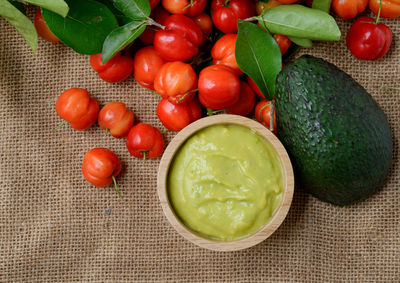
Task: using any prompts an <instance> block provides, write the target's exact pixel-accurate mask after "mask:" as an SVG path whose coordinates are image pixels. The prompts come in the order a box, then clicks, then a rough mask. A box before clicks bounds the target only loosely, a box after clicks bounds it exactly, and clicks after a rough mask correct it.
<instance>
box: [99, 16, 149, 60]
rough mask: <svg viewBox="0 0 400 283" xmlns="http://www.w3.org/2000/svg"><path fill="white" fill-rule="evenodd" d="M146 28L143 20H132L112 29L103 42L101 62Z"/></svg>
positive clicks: (126, 44) (109, 57)
mask: <svg viewBox="0 0 400 283" xmlns="http://www.w3.org/2000/svg"><path fill="white" fill-rule="evenodd" d="M145 28H146V22H145V21H132V22H130V23H128V24H126V25H124V26H122V27H118V28H116V29H114V30H113V31H112V32H111V33H110V34H109V35H108V36H107V38H106V40H105V41H104V44H103V51H102V53H103V64H104V63H105V62H107V61H108V60H110V59H111V58H112V57H114V55H115V54H117V53H118V52H119V51H121V50H122V49H124V48H125V47H126V46H128V45H129V44H130V43H131V42H132V41H134V40H135V39H136V38H138V36H139V35H141V34H142V33H143V31H144V30H145Z"/></svg>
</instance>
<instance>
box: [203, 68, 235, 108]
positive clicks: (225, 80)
mask: <svg viewBox="0 0 400 283" xmlns="http://www.w3.org/2000/svg"><path fill="white" fill-rule="evenodd" d="M239 94H240V81H239V77H238V75H237V74H236V73H235V71H234V70H233V69H232V68H230V67H228V66H225V65H212V66H209V67H206V68H204V69H203V70H202V71H201V72H200V75H199V99H200V103H201V104H203V105H204V106H205V107H207V108H210V109H214V110H219V109H226V108H229V107H231V106H232V105H234V104H235V103H236V102H237V101H238V100H239Z"/></svg>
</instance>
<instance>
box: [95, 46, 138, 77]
mask: <svg viewBox="0 0 400 283" xmlns="http://www.w3.org/2000/svg"><path fill="white" fill-rule="evenodd" d="M90 65H92V67H93V69H94V70H95V71H96V72H97V74H98V75H99V77H100V78H101V79H102V80H103V81H106V82H109V83H116V82H120V81H123V80H125V79H126V78H128V77H129V76H130V74H132V71H133V59H132V58H131V57H128V56H122V55H121V53H119V52H118V53H117V54H116V55H115V56H114V57H113V58H111V59H110V60H108V61H107V62H106V63H105V64H103V62H102V54H101V53H99V54H95V55H91V56H90Z"/></svg>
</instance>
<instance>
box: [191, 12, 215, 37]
mask: <svg viewBox="0 0 400 283" xmlns="http://www.w3.org/2000/svg"><path fill="white" fill-rule="evenodd" d="M192 19H193V21H194V22H195V23H196V24H197V25H198V26H199V27H200V29H201V31H202V32H203V34H204V35H205V36H203V43H204V42H205V41H206V40H207V36H209V35H210V34H211V32H212V20H211V17H210V16H209V15H208V14H205V13H203V14H200V15H197V16H195V17H193V18H192Z"/></svg>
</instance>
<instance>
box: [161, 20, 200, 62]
mask: <svg viewBox="0 0 400 283" xmlns="http://www.w3.org/2000/svg"><path fill="white" fill-rule="evenodd" d="M202 41H203V33H202V31H201V29H200V27H199V26H198V25H197V24H196V23H195V22H194V21H193V20H192V19H191V18H189V17H186V16H183V15H171V16H169V17H168V18H167V19H166V20H165V29H164V30H159V31H157V32H156V35H155V36H154V47H155V49H156V50H157V51H158V52H160V55H161V57H162V58H164V59H165V60H167V61H186V60H188V59H190V58H192V57H193V56H194V55H196V54H197V53H198V52H199V45H200V44H201V43H202Z"/></svg>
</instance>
